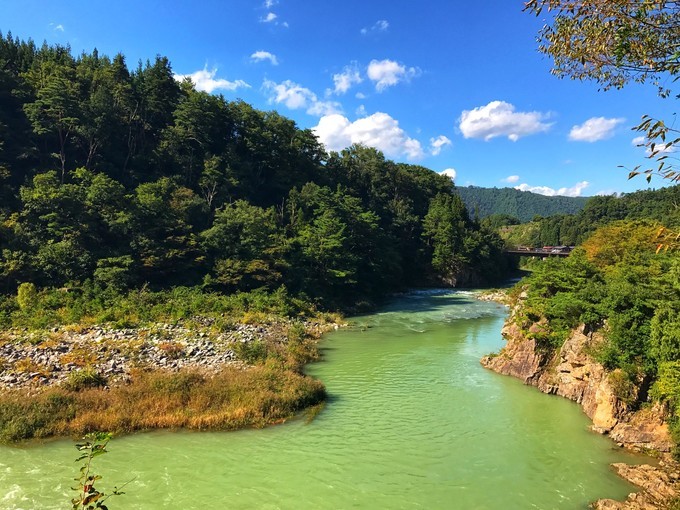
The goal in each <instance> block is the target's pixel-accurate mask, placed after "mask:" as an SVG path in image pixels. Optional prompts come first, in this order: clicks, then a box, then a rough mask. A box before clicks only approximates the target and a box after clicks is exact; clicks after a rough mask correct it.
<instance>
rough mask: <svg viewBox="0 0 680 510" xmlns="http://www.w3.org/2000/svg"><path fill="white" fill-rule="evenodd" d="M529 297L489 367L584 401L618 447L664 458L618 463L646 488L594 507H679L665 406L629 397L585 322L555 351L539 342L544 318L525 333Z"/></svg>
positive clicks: (516, 310)
mask: <svg viewBox="0 0 680 510" xmlns="http://www.w3.org/2000/svg"><path fill="white" fill-rule="evenodd" d="M522 306H523V295H520V297H519V300H518V302H517V303H516V304H515V306H514V307H512V308H511V312H510V315H509V317H508V319H507V321H506V323H505V325H504V327H503V330H502V335H503V337H504V338H505V340H506V342H507V343H506V345H505V347H503V348H502V349H501V351H500V352H499V353H498V354H494V355H489V356H485V357H483V358H482V360H481V363H482V365H483V366H484V367H486V368H488V369H490V370H493V371H495V372H498V373H500V374H504V375H510V376H513V377H516V378H518V379H521V380H522V381H523V382H524V383H525V384H529V385H532V386H535V387H537V388H538V389H539V390H541V391H542V392H544V393H548V394H554V395H560V396H563V397H565V398H568V399H570V400H573V401H575V402H576V403H578V404H580V405H581V407H582V409H583V411H584V412H585V414H586V415H587V416H588V417H589V418H590V419H591V420H592V429H593V430H594V431H596V432H599V433H601V434H606V435H608V436H609V437H611V438H612V440H614V441H615V442H616V443H617V444H618V445H620V446H622V447H624V448H628V449H631V450H634V451H639V452H643V453H649V454H653V455H655V456H657V457H658V458H659V463H658V465H657V466H649V465H641V466H629V465H626V464H614V465H613V468H614V469H615V470H616V472H617V473H618V474H619V475H620V476H622V477H623V478H625V479H626V480H628V481H629V482H631V483H632V484H634V485H636V486H637V487H639V488H640V492H639V493H634V494H631V495H629V497H628V498H627V500H626V501H625V502H616V501H613V500H599V501H597V502H596V503H594V504H593V507H594V508H597V509H600V510H607V509H629V510H641V509H653V508H676V507H675V506H673V505H677V498H678V497H679V496H680V483H679V473H680V469H679V466H678V464H677V462H675V461H674V460H673V459H672V457H671V455H670V452H671V450H672V448H673V447H674V443H673V441H672V439H671V436H670V433H669V430H668V424H667V422H666V414H665V409H664V408H663V407H662V406H660V405H658V404H656V405H653V406H652V405H650V406H643V407H641V408H639V409H638V408H635V407H634V406H632V405H631V403H630V402H631V400H630V399H627V398H625V395H623V393H624V392H622V388H621V383H620V381H621V377H620V374H619V371H608V370H606V369H605V367H604V366H603V365H602V364H601V363H599V362H597V361H596V360H595V359H594V358H593V357H592V353H593V352H595V351H596V349H597V347H598V346H599V345H600V344H601V343H602V341H603V337H602V335H601V334H600V333H597V332H592V331H588V330H586V329H585V328H584V327H583V326H581V327H579V328H577V329H575V330H573V331H572V332H571V334H570V335H569V337H568V338H567V340H566V341H565V342H564V344H563V345H562V347H561V348H560V349H558V350H557V351H555V352H552V351H550V350H547V349H545V348H544V347H542V346H541V345H540V344H538V343H537V341H536V339H535V333H537V332H539V331H540V330H541V328H542V327H543V325H542V324H541V323H540V322H539V323H536V324H534V325H533V326H531V327H530V328H529V329H528V330H526V331H525V329H523V328H522V327H520V325H519V324H518V323H519V321H520V317H521V316H522Z"/></svg>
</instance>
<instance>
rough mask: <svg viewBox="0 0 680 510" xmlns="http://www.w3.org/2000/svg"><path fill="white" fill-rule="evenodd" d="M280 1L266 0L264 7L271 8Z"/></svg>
mask: <svg viewBox="0 0 680 510" xmlns="http://www.w3.org/2000/svg"><path fill="white" fill-rule="evenodd" d="M278 3H279V2H278V1H277V0H264V8H265V9H271V8H272V7H274V6H275V5H276V4H278Z"/></svg>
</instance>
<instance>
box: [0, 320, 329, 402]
mask: <svg viewBox="0 0 680 510" xmlns="http://www.w3.org/2000/svg"><path fill="white" fill-rule="evenodd" d="M212 326H213V320H212V319H209V318H194V319H192V321H191V325H190V326H189V325H187V324H154V325H152V326H148V327H141V328H135V329H115V328H110V327H103V326H91V327H77V328H74V327H63V328H53V329H50V330H48V331H40V332H27V331H20V330H10V331H5V332H3V333H2V336H0V390H3V389H19V388H26V389H36V390H37V389H39V388H43V387H48V386H52V385H59V384H62V383H64V382H65V381H67V380H68V378H69V374H71V373H73V372H75V371H78V370H83V369H85V368H87V369H89V370H94V371H96V373H98V374H99V375H101V376H102V377H103V378H105V380H106V381H107V384H117V383H121V382H125V381H126V380H128V378H129V376H130V372H131V370H133V369H135V368H156V369H165V370H171V371H178V370H181V369H185V368H200V369H202V370H205V371H210V370H212V369H217V368H219V367H223V366H225V365H233V366H238V367H246V366H247V364H246V363H245V362H244V361H243V360H241V359H239V356H238V352H239V350H240V349H239V347H240V346H239V344H249V343H251V342H255V341H267V342H268V341H273V342H279V343H281V342H285V341H287V337H286V332H287V330H288V327H289V326H290V323H287V322H282V321H279V322H273V323H269V324H265V325H252V324H235V325H234V326H233V327H232V328H231V329H230V330H229V331H226V332H219V331H217V332H216V331H215V329H214V328H213V327H212ZM304 328H305V330H306V331H307V332H308V333H311V334H314V335H320V334H321V333H322V332H323V331H324V330H325V329H327V328H328V326H327V325H321V324H319V323H313V322H307V323H304Z"/></svg>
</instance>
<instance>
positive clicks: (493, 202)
mask: <svg viewBox="0 0 680 510" xmlns="http://www.w3.org/2000/svg"><path fill="white" fill-rule="evenodd" d="M456 191H457V192H458V194H459V195H460V197H461V198H462V199H463V202H465V205H466V207H467V209H468V210H469V211H470V213H471V214H477V215H478V216H479V218H485V217H487V216H491V215H492V214H508V215H510V216H514V217H515V218H517V219H519V220H520V221H521V222H522V223H524V222H526V221H529V220H531V219H532V218H533V217H534V216H536V215H539V216H544V217H546V216H552V215H555V214H576V213H578V212H579V211H580V210H581V209H583V208H584V207H585V205H586V202H587V201H588V200H589V199H590V197H563V196H553V197H548V196H545V195H539V194H538V193H531V192H530V191H520V190H517V189H514V188H481V187H478V186H468V187H464V188H462V187H458V188H456Z"/></svg>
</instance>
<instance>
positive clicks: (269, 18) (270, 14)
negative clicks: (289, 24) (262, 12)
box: [260, 12, 278, 23]
mask: <svg viewBox="0 0 680 510" xmlns="http://www.w3.org/2000/svg"><path fill="white" fill-rule="evenodd" d="M276 18H278V16H277V15H276V14H274V13H273V12H268V13H267V15H266V16H263V17H262V18H260V22H261V23H273V22H274V21H276Z"/></svg>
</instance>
